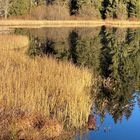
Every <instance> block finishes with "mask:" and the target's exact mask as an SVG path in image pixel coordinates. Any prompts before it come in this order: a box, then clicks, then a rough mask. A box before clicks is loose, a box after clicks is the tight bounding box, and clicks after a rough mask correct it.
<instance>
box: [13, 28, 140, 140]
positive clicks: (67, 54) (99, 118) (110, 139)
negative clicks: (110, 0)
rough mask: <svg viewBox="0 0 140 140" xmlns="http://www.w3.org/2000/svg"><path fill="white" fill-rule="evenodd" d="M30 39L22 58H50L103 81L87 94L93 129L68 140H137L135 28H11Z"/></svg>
mask: <svg viewBox="0 0 140 140" xmlns="http://www.w3.org/2000/svg"><path fill="white" fill-rule="evenodd" d="M15 33H16V34H26V35H28V36H29V37H30V48H29V49H28V50H27V52H26V53H27V54H28V55H30V56H31V57H35V56H41V57H44V56H46V55H52V56H54V57H55V58H56V59H58V60H62V61H71V62H72V63H74V64H75V65H77V66H85V67H88V68H89V69H91V70H92V72H93V73H94V74H96V75H98V76H100V77H102V79H104V82H100V81H99V86H100V88H99V91H98V92H97V93H96V94H93V96H94V98H95V101H94V103H93V106H94V109H93V110H94V112H92V113H93V114H94V116H95V118H96V129H95V130H94V131H89V130H87V131H86V132H85V133H84V134H79V133H77V135H76V136H75V137H74V138H73V139H74V140H103V139H104V140H118V139H121V140H124V139H127V140H134V139H135V140H138V139H139V137H140V132H139V130H140V29H138V28H137V29H121V28H118V29H117V28H106V27H101V28H86V29H85V28H84V29H83V28H81V29H80V28H78V29H71V28H63V29H62V28H61V29H57V28H48V29H45V28H43V29H24V30H23V29H16V31H15Z"/></svg>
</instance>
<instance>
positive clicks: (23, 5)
mask: <svg viewBox="0 0 140 140" xmlns="http://www.w3.org/2000/svg"><path fill="white" fill-rule="evenodd" d="M29 10H30V0H12V2H11V6H10V10H9V13H10V15H14V16H18V15H24V14H26V13H28V12H29Z"/></svg>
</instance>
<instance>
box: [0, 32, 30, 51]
mask: <svg viewBox="0 0 140 140" xmlns="http://www.w3.org/2000/svg"><path fill="white" fill-rule="evenodd" d="M28 46H29V38H28V37H27V36H22V35H6V34H3V35H0V49H1V50H12V49H21V48H24V47H28Z"/></svg>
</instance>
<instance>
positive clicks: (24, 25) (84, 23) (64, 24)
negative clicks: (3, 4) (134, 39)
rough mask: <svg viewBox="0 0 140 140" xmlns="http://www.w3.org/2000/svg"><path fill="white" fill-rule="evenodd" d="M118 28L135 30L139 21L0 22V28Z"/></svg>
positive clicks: (139, 23)
mask: <svg viewBox="0 0 140 140" xmlns="http://www.w3.org/2000/svg"><path fill="white" fill-rule="evenodd" d="M104 25H105V26H109V27H120V28H129V27H130V28H137V27H140V21H129V20H19V19H18V20H16V19H15V20H0V27H4V26H5V27H14V28H20V27H21V28H31V27H32V28H41V27H100V26H104Z"/></svg>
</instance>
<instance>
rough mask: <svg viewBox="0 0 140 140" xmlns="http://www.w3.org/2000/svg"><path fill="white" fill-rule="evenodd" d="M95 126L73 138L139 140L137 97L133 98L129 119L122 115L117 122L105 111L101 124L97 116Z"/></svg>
mask: <svg viewBox="0 0 140 140" xmlns="http://www.w3.org/2000/svg"><path fill="white" fill-rule="evenodd" d="M97 127H99V128H98V129H97V130H95V131H88V130H87V132H86V133H85V134H83V135H79V134H77V136H76V137H75V140H139V139H140V108H139V106H138V101H137V98H135V99H134V107H133V111H132V114H131V116H130V118H129V119H126V117H125V116H123V117H122V119H121V120H119V121H118V122H117V123H115V122H114V119H113V118H112V115H110V114H109V113H107V114H106V115H105V117H104V122H103V123H102V124H101V121H100V117H99V116H97Z"/></svg>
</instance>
